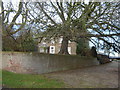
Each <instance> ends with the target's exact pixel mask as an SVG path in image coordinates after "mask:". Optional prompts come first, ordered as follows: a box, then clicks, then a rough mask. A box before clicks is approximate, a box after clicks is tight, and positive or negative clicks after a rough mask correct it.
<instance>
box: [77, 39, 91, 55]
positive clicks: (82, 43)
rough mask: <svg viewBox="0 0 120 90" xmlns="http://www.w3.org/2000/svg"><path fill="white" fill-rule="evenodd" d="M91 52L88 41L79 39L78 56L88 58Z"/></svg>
mask: <svg viewBox="0 0 120 90" xmlns="http://www.w3.org/2000/svg"><path fill="white" fill-rule="evenodd" d="M89 51H90V49H89V43H88V41H87V40H86V39H79V40H78V41H77V49H76V54H78V55H81V56H86V55H87V53H88V52H89Z"/></svg>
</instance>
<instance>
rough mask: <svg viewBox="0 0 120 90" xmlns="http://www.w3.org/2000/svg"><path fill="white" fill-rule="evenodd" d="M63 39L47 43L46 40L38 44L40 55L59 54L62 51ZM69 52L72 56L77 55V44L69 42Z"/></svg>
mask: <svg viewBox="0 0 120 90" xmlns="http://www.w3.org/2000/svg"><path fill="white" fill-rule="evenodd" d="M62 40H63V37H60V38H57V39H52V38H51V40H50V41H46V40H45V38H43V39H42V41H41V42H40V43H39V44H38V52H40V53H50V54H57V53H58V52H59V51H60V47H61V43H62ZM68 52H69V54H71V55H76V43H75V42H72V41H69V42H68Z"/></svg>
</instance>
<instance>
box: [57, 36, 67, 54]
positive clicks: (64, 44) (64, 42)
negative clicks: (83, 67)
mask: <svg viewBox="0 0 120 90" xmlns="http://www.w3.org/2000/svg"><path fill="white" fill-rule="evenodd" d="M68 40H69V39H68V37H63V40H62V43H61V48H60V51H59V53H58V54H64V55H65V54H69V52H68Z"/></svg>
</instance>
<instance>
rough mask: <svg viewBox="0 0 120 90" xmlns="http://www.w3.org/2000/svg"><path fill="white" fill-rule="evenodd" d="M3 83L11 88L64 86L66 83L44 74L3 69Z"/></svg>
mask: <svg viewBox="0 0 120 90" xmlns="http://www.w3.org/2000/svg"><path fill="white" fill-rule="evenodd" d="M2 84H3V85H5V86H6V87H10V88H62V87H64V83H63V82H61V81H57V80H53V79H49V78H47V77H44V76H43V75H28V74H16V73H13V72H8V71H2Z"/></svg>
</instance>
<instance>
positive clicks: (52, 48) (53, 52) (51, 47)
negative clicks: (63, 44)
mask: <svg viewBox="0 0 120 90" xmlns="http://www.w3.org/2000/svg"><path fill="white" fill-rule="evenodd" d="M50 53H51V54H55V46H50Z"/></svg>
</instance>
